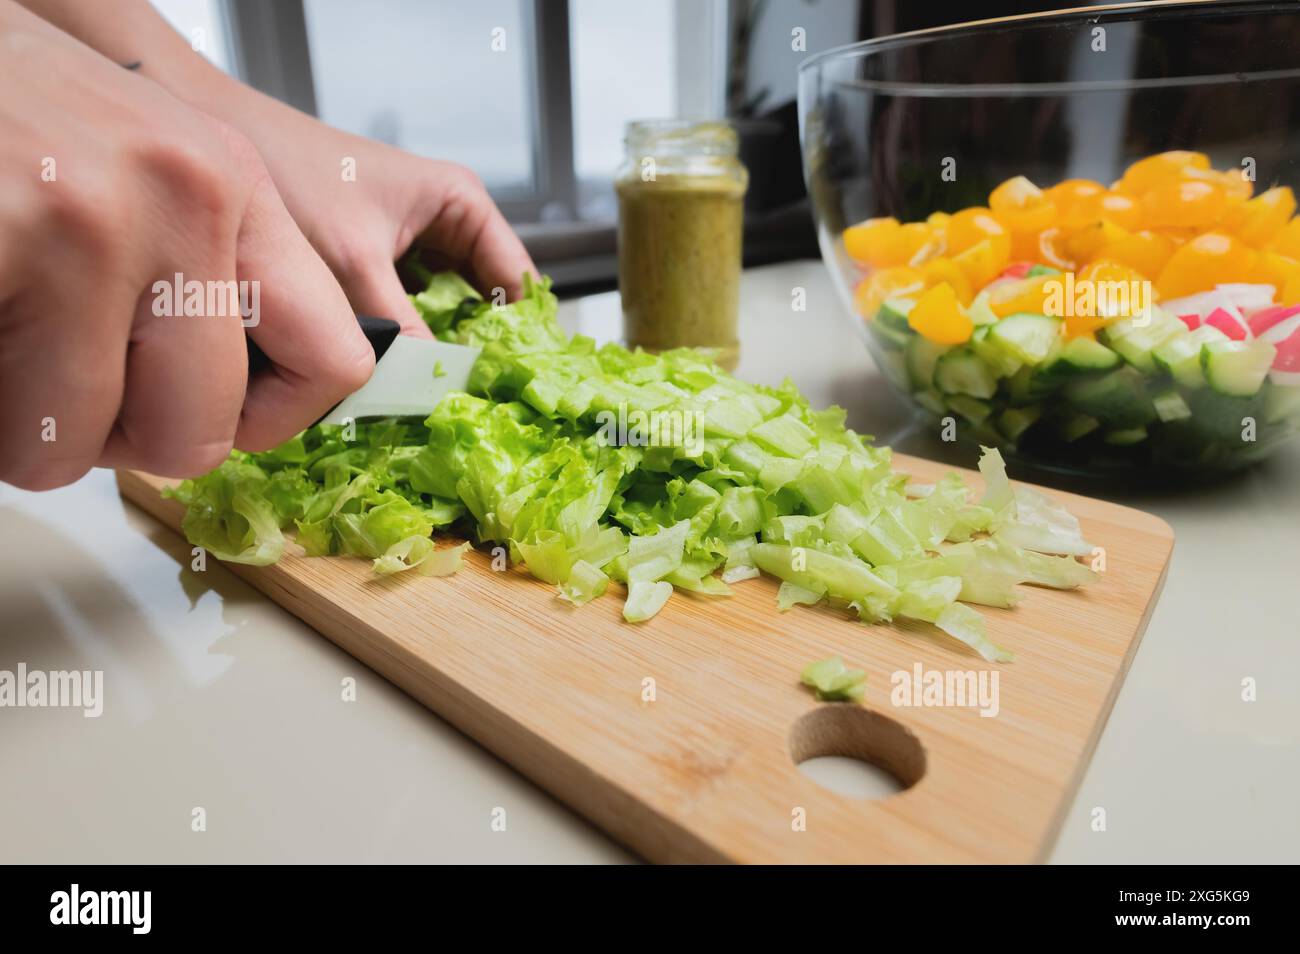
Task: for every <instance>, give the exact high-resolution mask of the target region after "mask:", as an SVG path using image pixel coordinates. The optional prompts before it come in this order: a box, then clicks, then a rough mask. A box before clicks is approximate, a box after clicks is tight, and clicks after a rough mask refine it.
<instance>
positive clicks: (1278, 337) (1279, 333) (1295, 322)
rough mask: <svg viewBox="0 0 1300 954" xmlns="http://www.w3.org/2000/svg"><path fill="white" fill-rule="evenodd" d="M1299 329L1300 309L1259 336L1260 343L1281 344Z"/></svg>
mask: <svg viewBox="0 0 1300 954" xmlns="http://www.w3.org/2000/svg"><path fill="white" fill-rule="evenodd" d="M1297 329H1300V309H1296V313H1295V314H1294V315H1290V316H1289V317H1287V318H1284V319H1282V320H1281V321H1279V322H1278V323H1277V324H1275V325H1274V326H1273V327H1271V328H1269V329H1268V330H1267V331H1265V332H1264V333H1263V334H1262V335H1260V336H1259V338H1260V340H1261V341H1268V342H1271V343H1273V344H1281V343H1282V342H1283V341H1286V340H1287V339H1288V338H1290V337H1291V336H1292V335H1293V334H1295V332H1296V330H1297Z"/></svg>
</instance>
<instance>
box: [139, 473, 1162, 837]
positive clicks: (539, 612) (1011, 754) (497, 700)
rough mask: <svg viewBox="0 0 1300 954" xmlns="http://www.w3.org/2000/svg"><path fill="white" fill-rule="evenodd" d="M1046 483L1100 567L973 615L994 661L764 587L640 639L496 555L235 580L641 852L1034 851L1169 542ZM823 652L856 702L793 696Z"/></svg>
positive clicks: (604, 602) (613, 599)
mask: <svg viewBox="0 0 1300 954" xmlns="http://www.w3.org/2000/svg"><path fill="white" fill-rule="evenodd" d="M895 467H896V468H897V469H900V470H904V471H907V472H909V473H911V474H913V475H915V476H916V477H917V478H918V479H920V480H933V479H935V478H937V477H939V476H941V475H942V474H943V473H945V472H947V471H948V470H949V469H950V468H947V467H944V466H942V465H939V464H934V463H930V462H927V461H922V460H918V459H915V458H909V457H903V456H901V455H898V456H896V457H895ZM963 476H965V477H966V478H967V479H968V481H969V482H970V483H971V485H972V486H976V487H978V486H980V480H979V477H978V475H975V474H972V473H969V472H968V473H966V474H964V475H963ZM166 483H168V481H165V480H163V479H160V478H156V477H151V476H146V475H142V474H138V473H132V472H121V473H119V474H118V485H119V488H120V490H121V493H122V495H123V496H125V497H127V498H128V499H130V500H132V501H134V502H135V503H137V504H138V505H140V506H141V507H142V508H144V509H145V510H146V511H148V512H149V513H150V514H152V515H153V516H155V517H156V518H158V519H159V520H161V521H162V522H163V523H165V524H167V525H168V526H170V527H172V528H173V529H176V528H179V525H180V518H181V514H182V508H181V506H180V505H179V504H177V503H176V502H175V501H171V500H164V499H163V498H162V497H160V496H159V494H158V490H159V488H160V487H162V486H164V485H165V484H166ZM1048 492H1049V493H1051V494H1052V495H1053V496H1055V497H1057V498H1058V499H1061V500H1063V501H1064V502H1066V504H1067V505H1068V506H1069V508H1070V509H1071V511H1072V512H1073V513H1075V514H1076V515H1077V516H1078V517H1079V518H1080V520H1081V521H1082V523H1083V529H1084V533H1085V536H1086V538H1087V539H1088V540H1089V542H1091V543H1093V544H1095V545H1097V546H1100V547H1103V548H1104V550H1105V561H1106V566H1105V572H1104V573H1103V576H1102V580H1101V582H1100V583H1098V584H1096V585H1094V586H1090V587H1087V588H1085V589H1081V590H1076V591H1071V592H1059V591H1055V590H1048V589H1040V588H1037V587H1021V589H1022V590H1023V593H1024V599H1023V601H1022V602H1021V603H1020V605H1019V606H1018V607H1016V608H1015V609H1012V610H996V609H987V608H983V607H982V608H981V609H982V610H983V612H985V613H986V615H987V618H988V621H989V632H990V636H991V637H992V638H993V639H994V641H995V642H997V643H999V644H1001V645H1003V646H1005V647H1007V648H1008V649H1011V650H1012V651H1013V652H1015V654H1016V660H1015V661H1014V662H1011V663H1006V664H1001V665H994V664H990V663H986V662H984V661H983V660H982V659H980V658H979V657H978V656H977V655H975V654H974V653H973V652H971V651H969V650H967V649H966V648H965V647H964V646H961V645H959V644H957V643H955V642H953V641H952V640H949V639H947V638H946V637H943V636H942V635H941V634H940V635H935V633H934V632H933V631H931V630H930V629H929V627H925V626H921V625H906V626H897V625H885V626H864V625H862V624H861V623H858V622H855V621H853V620H852V619H849V618H848V617H846V616H844V615H842V614H840V613H837V612H835V611H833V610H829V609H826V608H824V607H819V608H808V607H795V608H794V609H792V610H790V611H789V612H787V613H781V612H778V610H777V608H776V603H775V594H776V585H775V583H773V582H772V581H770V580H768V579H756V580H748V581H745V582H743V583H739V584H736V585H735V586H734V590H735V595H734V596H732V597H730V598H723V599H718V598H712V599H710V598H700V597H692V596H686V595H674V597H673V598H672V599H671V600H669V602H668V605H667V606H666V607H665V608H664V610H663V611H662V612H660V614H659V615H658V616H656V617H655V618H654V619H653V620H651V621H650V622H648V623H644V624H640V625H631V624H628V623H625V622H624V621H623V619H622V616H621V607H622V598H621V596H622V591H621V588H618V587H611V590H612V591H617V592H611V593H610V594H607V595H606V596H605V597H603V598H601V599H599V600H597V601H595V602H593V603H591V604H588V605H587V606H585V607H582V608H574V607H571V606H569V605H568V604H567V603H564V602H563V601H561V600H559V599H557V598H556V597H555V595H554V587H552V586H549V585H547V584H544V583H541V582H540V581H537V580H534V579H532V578H531V577H529V576H528V575H527V574H526V573H525V572H524V571H522V570H519V569H512V570H508V571H505V572H494V571H493V570H492V569H491V566H490V564H491V560H490V557H489V556H488V555H487V554H485V553H478V552H472V553H470V554H468V558H467V565H466V566H465V567H464V568H463V569H462V570H461V571H460V572H459V573H458V574H456V575H455V576H453V577H446V578H427V577H419V578H416V577H414V576H412V577H410V578H401V579H379V578H376V577H375V576H374V575H373V574H372V573H371V572H370V567H369V563H368V561H362V560H357V559H350V558H325V559H322V558H317V559H308V558H301V557H293V556H289V557H286V558H285V559H283V560H282V561H281V562H280V563H279V564H277V565H275V566H270V567H248V566H241V565H237V564H230V565H228V567H229V569H230V570H231V571H232V572H234V573H235V574H236V575H237V576H239V577H241V578H242V579H244V580H246V581H247V582H248V583H250V584H251V585H252V586H254V587H255V588H257V589H258V590H261V591H262V592H263V593H265V594H266V595H267V596H269V597H270V598H271V599H273V600H275V601H276V602H277V603H279V604H280V605H281V606H283V607H284V608H285V609H287V610H289V612H291V613H293V614H294V615H295V616H298V617H299V618H300V619H302V620H303V621H304V622H306V623H308V624H309V625H311V626H313V627H315V628H316V629H317V630H319V631H320V632H321V633H322V634H324V635H325V636H326V637H328V638H329V639H331V640H333V641H334V642H335V643H337V644H338V645H339V646H340V647H342V648H343V649H344V650H346V651H347V652H349V653H351V654H352V655H353V656H355V657H356V658H357V659H359V660H361V661H362V662H363V663H365V664H366V665H368V666H370V667H371V668H373V669H375V670H376V671H377V672H379V673H380V674H381V675H383V676H384V677H386V678H387V679H389V680H391V681H392V682H394V683H396V684H397V685H398V686H400V687H401V688H402V689H404V690H405V691H406V692H408V693H409V694H411V695H412V696H414V697H415V698H416V699H418V700H420V701H421V702H422V703H424V704H425V705H426V706H428V707H429V708H430V709H432V710H433V711H434V712H436V713H438V714H439V715H441V716H442V717H443V718H445V719H447V720H448V721H449V722H451V723H452V724H454V725H456V726H457V727H458V728H460V729H461V730H462V731H463V732H465V733H466V734H468V735H469V736H471V737H473V738H474V739H476V740H478V741H479V742H480V743H482V744H483V745H484V746H486V747H487V748H489V749H490V750H492V751H493V752H495V753H496V754H497V755H499V756H500V757H501V758H503V759H505V760H506V761H507V762H509V763H510V764H511V765H513V766H514V767H515V768H516V769H518V770H519V771H521V772H523V773H524V774H525V775H527V776H529V777H530V778H532V779H533V780H534V781H535V782H537V783H538V784H539V785H541V786H542V787H544V788H546V789H547V790H549V791H551V792H552V793H554V794H555V795H556V796H557V797H559V798H560V799H562V800H563V801H565V802H566V803H568V804H569V805H570V806H572V807H573V808H574V809H575V810H577V811H578V812H580V813H582V814H583V815H585V816H586V817H588V818H589V819H591V820H592V821H593V822H594V823H596V824H597V825H599V826H601V827H602V828H604V829H605V830H606V831H607V832H608V833H609V834H610V835H612V836H613V837H614V838H616V839H618V840H619V841H621V842H623V843H625V844H627V845H628V846H630V847H631V848H633V849H634V850H636V851H638V852H639V853H641V854H642V855H644V856H645V857H646V858H649V859H652V860H655V861H672V862H688V861H692V862H718V861H735V862H1029V861H1041V860H1043V859H1045V857H1046V856H1047V854H1048V852H1049V851H1050V849H1051V847H1052V844H1053V842H1054V840H1055V835H1056V832H1057V830H1058V828H1059V827H1060V825H1061V822H1062V819H1063V817H1064V815H1065V812H1066V810H1067V809H1068V807H1069V805H1070V800H1071V798H1072V797H1073V795H1074V792H1075V790H1076V788H1077V787H1078V784H1079V781H1080V779H1081V777H1082V775H1083V771H1084V769H1085V767H1086V766H1087V764H1088V760H1089V758H1090V757H1091V755H1092V752H1093V749H1094V747H1095V746H1096V743H1097V739H1098V737H1099V735H1100V734H1101V730H1102V726H1103V725H1104V724H1105V722H1106V718H1107V716H1108V715H1109V714H1110V710H1111V706H1112V705H1113V704H1114V701H1115V697H1116V694H1117V693H1118V692H1119V687H1120V683H1121V682H1122V681H1123V678H1124V675H1125V673H1126V672H1127V671H1128V668H1129V664H1130V663H1131V662H1132V659H1133V654H1134V653H1135V652H1136V651H1137V646H1138V641H1139V639H1140V637H1141V635H1142V633H1143V631H1144V630H1145V629H1146V625H1147V620H1148V619H1149V617H1150V615H1151V609H1152V606H1153V605H1154V602H1155V599H1156V596H1157V594H1158V593H1159V592H1160V588H1161V586H1162V585H1163V583H1164V575H1165V570H1166V567H1167V566H1168V563H1169V555H1170V551H1171V550H1172V548H1173V532H1172V531H1171V530H1170V528H1169V526H1168V524H1166V523H1165V522H1164V521H1162V520H1160V519H1158V518H1157V517H1153V516H1151V515H1149V514H1145V513H1142V512H1140V511H1136V510H1132V509H1129V508H1126V507H1120V506H1117V505H1115V504H1110V503H1106V502H1103V501H1099V500H1093V499H1089V498H1086V497H1079V496H1075V495H1072V494H1065V493H1058V492H1056V491H1048ZM830 655H840V656H842V657H843V658H844V660H845V661H846V662H847V663H848V664H849V665H850V666H854V667H859V668H862V669H865V670H866V671H867V674H868V675H867V694H866V705H865V707H858V706H852V705H847V704H826V703H818V702H816V701H815V700H814V699H813V698H812V696H811V695H810V693H809V692H808V690H807V689H805V688H803V687H802V686H801V685H800V684H799V678H798V677H799V671H800V670H801V669H802V668H803V667H804V666H805V665H806V664H807V663H809V662H811V661H812V660H815V659H822V658H824V657H826V656H830ZM918 663H919V664H920V665H921V666H922V667H923V671H927V672H928V671H931V670H937V671H939V672H942V673H948V672H964V671H973V672H979V671H981V670H982V671H987V672H993V671H996V672H997V673H998V674H999V675H998V689H999V712H998V714H997V715H996V716H994V717H991V718H988V717H982V716H981V715H980V713H979V710H978V709H977V708H973V707H966V708H959V707H940V706H911V707H902V706H895V705H894V704H893V703H892V702H891V688H892V686H891V680H892V675H893V674H894V673H895V672H899V671H906V672H908V673H914V672H915V669H914V667H915V666H916V665H917V664H918ZM986 678H987V677H986ZM649 680H653V682H650V681H649ZM651 688H652V689H653V701H647V698H646V697H647V696H649V695H651V693H650V692H649V691H648V689H651ZM816 755H853V756H858V757H866V758H868V760H872V761H875V762H876V763H877V764H881V765H883V766H884V767H885V768H888V769H890V770H891V771H892V772H893V773H894V774H895V775H896V776H898V777H899V778H900V779H901V780H902V781H904V782H905V783H914V784H911V786H910V787H909V788H907V789H906V790H904V791H902V792H900V793H898V794H895V795H892V796H890V797H888V798H885V799H882V800H875V801H872V800H863V799H857V798H852V797H848V796H845V795H841V794H836V793H834V792H832V791H830V790H828V789H826V788H823V787H822V786H820V785H819V784H817V783H816V782H814V781H813V780H812V779H810V778H809V777H807V776H806V775H804V774H803V773H802V772H800V771H799V770H798V768H797V767H796V760H799V761H802V760H803V759H805V758H810V757H812V756H816Z"/></svg>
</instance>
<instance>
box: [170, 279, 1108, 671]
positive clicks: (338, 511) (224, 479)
mask: <svg viewBox="0 0 1300 954" xmlns="http://www.w3.org/2000/svg"><path fill="white" fill-rule="evenodd" d="M408 272H409V273H411V274H413V275H414V276H415V278H416V280H417V281H418V282H419V284H420V285H421V286H422V287H421V290H420V291H418V292H417V293H416V294H414V295H413V296H412V302H413V303H414V305H415V307H416V309H417V310H418V311H419V313H420V314H421V316H422V317H423V318H424V320H425V322H426V323H427V324H428V325H429V327H430V329H431V330H432V331H433V332H434V334H435V335H437V336H438V337H439V338H442V339H443V340H447V341H452V342H456V343H460V344H466V345H473V346H475V347H478V348H480V349H481V355H480V357H479V359H478V361H477V362H476V363H475V365H474V368H473V370H472V372H471V375H470V382H469V385H468V390H467V392H456V393H452V394H449V395H447V396H446V397H445V398H444V399H443V400H442V401H441V403H439V405H438V406H437V407H436V408H434V410H433V411H432V413H431V414H429V416H428V417H427V419H425V420H424V421H422V422H417V421H410V420H386V421H377V422H368V423H362V424H359V425H357V426H356V429H355V432H352V431H350V430H344V429H342V428H339V427H333V426H328V425H319V426H316V427H312V428H310V429H308V430H307V431H305V432H303V433H302V434H301V435H299V436H298V437H295V438H294V439H293V440H291V441H288V442H286V443H285V444H283V445H281V446H280V447H278V448H276V449H274V450H272V451H267V452H264V453H257V454H246V453H240V452H235V453H234V454H232V455H231V458H230V459H229V460H227V461H226V462H225V463H223V464H222V465H221V466H220V467H218V468H217V469H216V470H214V471H212V472H211V473H209V474H207V475H205V476H203V477H200V478H197V479H195V480H187V481H185V482H184V483H182V484H181V485H180V486H179V487H177V488H174V489H173V490H170V491H168V493H169V494H170V495H171V496H174V497H175V498H176V499H178V500H180V501H181V502H182V503H184V504H185V505H186V507H187V511H186V515H185V518H184V524H183V528H184V530H185V533H186V535H187V536H188V537H189V539H190V540H191V541H192V542H193V543H195V544H197V545H201V546H204V547H207V548H208V549H209V550H210V551H211V552H212V553H213V555H215V556H217V557H219V558H220V559H223V560H230V561H235V562H243V563H253V564H268V563H273V562H275V561H276V560H278V559H279V558H280V557H281V555H282V554H283V553H284V551H285V548H286V543H287V538H286V536H285V531H286V530H293V531H295V532H296V536H295V540H296V543H297V544H298V545H299V546H300V547H302V549H303V550H304V551H305V552H306V553H307V554H309V555H312V556H320V555H333V554H342V555H351V556H356V557H362V558H365V559H368V560H371V561H373V566H374V569H375V572H377V573H381V574H396V573H404V572H406V571H410V570H414V571H415V573H416V575H445V574H447V573H451V572H454V571H455V570H456V568H457V567H458V566H459V565H460V562H461V558H462V553H463V551H464V549H465V547H466V546H467V545H468V544H462V545H460V546H456V547H450V548H448V547H441V548H440V547H438V546H437V545H436V544H435V542H434V534H435V533H436V532H438V531H454V532H457V533H459V534H461V535H462V537H464V538H467V539H469V540H470V541H472V542H474V543H478V544H483V545H487V546H493V547H496V546H501V547H504V548H505V550H506V552H508V553H509V555H510V558H511V559H512V560H513V561H514V562H516V563H523V565H524V566H525V567H526V568H527V570H528V571H529V572H530V573H531V574H532V575H533V576H535V577H537V578H538V579H540V580H543V581H545V582H547V583H550V584H551V585H553V586H554V587H555V588H556V593H557V596H558V597H559V598H560V599H563V600H566V601H568V602H571V603H573V604H575V605H581V604H583V603H586V602H589V601H591V600H593V599H597V598H599V597H600V596H601V595H602V594H604V593H605V592H606V590H607V589H608V587H609V583H610V581H611V580H612V581H616V582H618V583H621V584H625V585H626V587H627V597H626V601H625V604H624V610H623V612H624V617H625V618H626V619H628V620H629V621H633V622H639V621H643V620H647V619H650V618H651V617H652V616H654V615H655V613H657V612H658V611H659V610H660V609H661V608H662V607H663V606H664V604H665V603H666V602H667V600H668V599H669V598H670V597H671V595H672V593H673V591H674V590H684V591H687V592H689V593H691V594H694V595H697V596H704V597H713V596H719V597H721V596H726V595H728V594H730V593H731V588H730V586H729V584H733V583H738V582H740V581H743V580H747V579H750V578H752V577H754V576H758V575H760V573H766V574H768V575H770V576H773V577H776V578H778V579H779V580H781V587H780V590H779V593H778V596H777V603H778V606H779V607H780V608H781V609H782V610H788V609H790V608H792V607H794V606H796V605H813V604H820V603H827V604H829V605H830V606H831V607H832V608H833V609H836V610H839V611H843V610H846V609H847V610H848V611H850V612H853V613H855V614H856V615H857V616H858V618H859V619H861V620H862V621H863V622H866V623H874V622H883V621H888V620H891V619H894V618H896V617H903V618H909V619H914V620H919V621H923V622H926V623H930V624H932V625H934V626H935V627H936V628H937V629H938V630H939V631H942V632H945V633H947V634H948V635H949V636H951V637H952V638H953V639H955V640H957V641H959V642H962V643H964V644H966V645H967V646H969V647H971V649H973V650H974V651H976V652H978V653H980V654H981V655H983V656H984V657H985V658H986V659H990V660H996V661H1005V660H1007V659H1010V658H1011V656H1010V653H1008V652H1006V651H1004V650H1002V649H1000V648H998V647H997V646H995V645H994V644H993V643H992V642H991V641H990V640H989V639H988V637H987V635H986V633H985V630H984V621H983V618H982V617H981V616H980V615H979V613H978V612H976V611H975V610H973V609H971V608H970V606H968V605H967V604H969V603H976V604H985V605H990V606H999V607H1008V606H1012V605H1014V603H1015V601H1016V599H1017V598H1018V593H1017V587H1018V586H1019V585H1020V584H1023V583H1030V584H1034V585H1040V586H1053V587H1060V588H1070V587H1074V586H1079V585H1081V584H1083V583H1087V582H1089V581H1091V580H1092V579H1094V578H1095V574H1093V573H1092V571H1091V570H1089V569H1088V568H1087V567H1086V566H1084V565H1083V564H1082V563H1080V562H1078V560H1076V559H1075V557H1077V556H1085V555H1088V554H1089V553H1091V551H1092V548H1091V547H1090V546H1089V544H1088V543H1086V542H1085V541H1084V539H1083V537H1082V535H1081V533H1080V528H1079V523H1078V521H1077V520H1075V519H1074V518H1073V517H1072V516H1071V515H1070V514H1069V513H1068V512H1067V511H1066V510H1065V509H1064V508H1063V507H1061V506H1060V505H1059V504H1057V503H1056V502H1054V501H1052V500H1050V499H1048V498H1047V497H1044V496H1043V495H1042V494H1040V493H1038V492H1037V491H1033V490H1030V489H1029V488H1025V487H1013V485H1012V484H1011V482H1010V480H1008V479H1007V476H1006V469H1005V466H1004V464H1003V461H1002V458H1001V456H1000V455H999V454H998V452H997V451H996V450H988V449H986V450H985V453H984V455H983V457H982V458H981V460H980V465H979V466H980V471H981V473H982V475H983V477H984V483H985V491H984V494H983V496H982V497H980V498H978V499H975V498H974V497H972V495H971V493H970V490H969V488H968V487H967V486H966V485H965V483H963V481H962V480H961V479H960V478H959V477H958V476H957V475H955V474H949V475H948V476H946V477H944V478H942V479H941V480H938V481H936V482H935V483H933V484H916V483H909V480H908V478H907V477H906V476H905V475H903V474H898V473H895V472H894V471H893V469H892V467H891V458H890V452H889V449H888V448H885V447H876V446H873V445H871V444H870V443H868V441H867V440H865V439H864V438H862V437H861V436H859V435H858V434H856V433H854V432H853V431H852V430H849V429H848V428H847V427H846V426H845V415H844V412H843V410H841V409H839V408H830V409H828V410H824V411H819V410H814V409H813V408H812V407H810V406H809V404H808V402H807V400H806V399H805V398H804V397H803V396H802V395H801V394H800V393H799V392H798V390H796V389H795V387H794V385H793V384H791V383H790V382H789V381H787V382H785V383H783V384H782V385H781V386H779V387H767V386H764V385H754V384H747V383H745V382H742V381H738V380H736V379H735V378H732V377H731V376H729V375H728V374H726V373H725V372H723V371H722V370H721V369H719V368H718V367H717V366H716V365H714V364H713V363H712V361H711V360H710V359H709V358H708V356H707V355H705V354H702V353H700V352H696V351H692V350H688V349H679V350H674V351H668V352H665V353H663V354H649V353H646V352H643V351H629V350H628V349H626V348H624V347H622V346H620V345H617V344H606V345H603V346H597V345H596V343H595V342H594V341H593V340H592V339H590V338H587V337H584V336H582V335H572V336H571V335H569V334H567V333H565V332H564V331H563V330H562V329H561V328H560V326H559V325H558V324H557V323H556V321H555V313H556V304H557V303H556V299H555V296H554V295H552V294H551V291H550V284H549V281H547V280H542V281H537V280H534V279H532V278H531V277H529V276H526V277H525V280H524V294H523V297H522V298H521V299H520V300H519V301H516V302H513V303H510V304H494V303H491V302H487V301H484V300H483V299H482V298H481V296H479V294H478V293H477V292H475V291H474V289H473V288H472V287H470V286H469V285H468V284H467V283H466V282H465V281H464V280H463V279H461V278H460V277H459V276H456V275H453V274H450V273H442V274H433V273H430V272H427V271H425V270H423V269H420V268H419V267H418V266H414V267H412V266H410V265H409V263H408ZM826 663H829V661H826ZM816 665H817V666H824V665H825V663H819V664H816ZM840 665H841V668H842V664H840ZM811 668H812V667H810V669H811ZM816 672H818V673H824V670H823V669H819V670H816ZM842 675H843V674H842V673H841V674H840V676H837V677H834V678H840V677H842ZM823 681H824V680H823ZM832 682H833V680H832ZM831 684H832V683H830V682H828V683H826V685H831ZM827 691H832V690H827ZM833 691H837V692H838V691H840V690H833ZM844 691H848V690H847V689H846V690H844Z"/></svg>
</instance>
